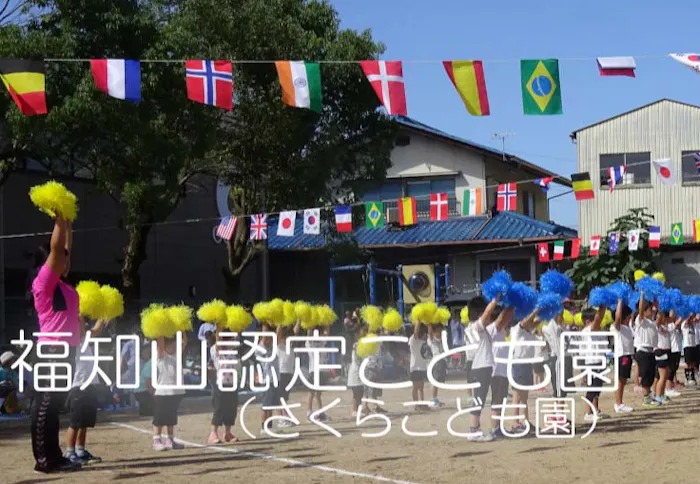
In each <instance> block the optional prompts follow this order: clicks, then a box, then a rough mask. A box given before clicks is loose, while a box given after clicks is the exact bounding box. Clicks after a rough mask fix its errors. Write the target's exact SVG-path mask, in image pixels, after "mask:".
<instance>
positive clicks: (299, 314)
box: [294, 301, 312, 325]
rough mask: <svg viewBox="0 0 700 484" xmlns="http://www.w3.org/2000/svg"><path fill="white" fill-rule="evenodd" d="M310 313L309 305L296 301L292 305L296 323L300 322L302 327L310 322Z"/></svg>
mask: <svg viewBox="0 0 700 484" xmlns="http://www.w3.org/2000/svg"><path fill="white" fill-rule="evenodd" d="M311 312H312V311H311V305H310V304H307V303H305V302H304V301H297V302H296V303H295V304H294V314H295V315H296V318H297V321H300V322H301V324H302V325H304V324H308V323H309V322H310V321H311V319H312V315H311Z"/></svg>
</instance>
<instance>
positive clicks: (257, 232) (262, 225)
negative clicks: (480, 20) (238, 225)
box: [250, 213, 267, 240]
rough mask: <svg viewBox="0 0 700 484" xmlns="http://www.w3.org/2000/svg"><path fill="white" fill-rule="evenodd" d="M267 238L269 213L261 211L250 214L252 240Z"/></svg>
mask: <svg viewBox="0 0 700 484" xmlns="http://www.w3.org/2000/svg"><path fill="white" fill-rule="evenodd" d="M266 239H267V215H265V214H264V213H259V214H257V215H251V216H250V240H266Z"/></svg>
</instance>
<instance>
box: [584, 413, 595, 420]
mask: <svg viewBox="0 0 700 484" xmlns="http://www.w3.org/2000/svg"><path fill="white" fill-rule="evenodd" d="M596 420H597V417H596V416H595V415H593V414H592V413H587V414H586V415H584V416H583V421H584V422H595V421H596Z"/></svg>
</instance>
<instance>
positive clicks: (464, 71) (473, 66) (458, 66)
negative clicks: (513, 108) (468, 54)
mask: <svg viewBox="0 0 700 484" xmlns="http://www.w3.org/2000/svg"><path fill="white" fill-rule="evenodd" d="M442 65H443V66H445V71H446V72H447V75H448V76H449V78H450V80H451V81H452V84H453V85H454V86H455V88H456V89H457V92H458V93H459V95H460V97H461V98H462V101H464V105H465V106H466V108H467V111H469V114H471V115H473V116H488V115H489V114H491V111H490V109H489V96H488V94H487V93H486V78H485V77H484V67H483V65H482V63H481V61H479V60H473V61H471V60H468V61H443V63H442Z"/></svg>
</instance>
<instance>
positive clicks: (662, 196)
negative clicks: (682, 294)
mask: <svg viewBox="0 0 700 484" xmlns="http://www.w3.org/2000/svg"><path fill="white" fill-rule="evenodd" d="M576 142H577V150H578V171H579V172H589V173H590V175H591V181H592V183H593V189H594V191H595V199H593V200H585V201H582V202H579V203H578V211H579V223H580V226H579V234H580V236H581V237H582V239H583V241H584V242H583V243H584V245H588V241H589V240H590V237H591V236H592V235H602V234H605V233H606V232H607V230H608V229H609V227H610V224H611V223H612V222H613V220H615V218H617V217H620V216H622V215H624V214H626V213H627V211H628V210H629V209H630V208H640V207H646V208H648V209H649V211H650V212H651V213H652V214H653V215H654V216H655V217H656V218H655V223H656V224H657V225H659V226H660V227H661V236H662V237H669V235H670V232H671V224H672V223H674V222H682V223H683V228H684V233H685V239H686V241H687V240H688V239H689V238H691V237H692V222H693V220H694V219H696V218H700V210H698V207H700V184H698V183H697V182H696V183H684V184H681V153H682V152H683V151H690V150H696V151H700V108H697V107H694V106H688V105H684V104H681V103H677V102H673V101H669V100H663V101H661V102H658V103H655V104H652V105H650V106H648V107H645V108H642V109H640V110H638V111H635V112H632V113H629V114H626V115H623V116H620V117H618V118H614V119H610V120H608V121H605V122H603V123H601V124H599V125H596V126H592V127H590V128H587V129H584V130H582V131H579V132H578V133H577V141H576ZM647 151H648V152H650V153H651V156H650V157H651V159H652V160H655V159H660V158H671V159H672V160H673V168H674V170H675V172H676V175H677V179H678V181H677V184H676V185H665V184H663V183H662V182H661V181H660V180H659V179H658V176H657V175H656V172H655V170H654V168H653V166H652V167H651V183H650V184H646V185H622V186H620V187H618V188H616V189H615V190H614V191H613V192H612V193H610V192H609V191H608V189H607V188H601V187H600V179H601V172H600V155H602V154H618V153H635V152H647Z"/></svg>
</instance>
